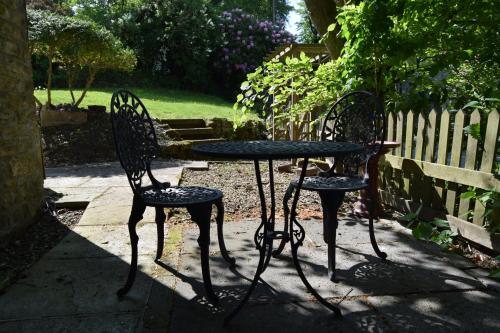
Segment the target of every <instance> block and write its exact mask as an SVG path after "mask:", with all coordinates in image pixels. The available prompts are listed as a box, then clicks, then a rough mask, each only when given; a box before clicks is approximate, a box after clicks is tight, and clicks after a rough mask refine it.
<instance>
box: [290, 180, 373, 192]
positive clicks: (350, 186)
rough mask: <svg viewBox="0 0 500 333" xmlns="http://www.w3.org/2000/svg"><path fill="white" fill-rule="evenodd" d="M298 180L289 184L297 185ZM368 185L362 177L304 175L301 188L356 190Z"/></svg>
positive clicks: (313, 189)
mask: <svg viewBox="0 0 500 333" xmlns="http://www.w3.org/2000/svg"><path fill="white" fill-rule="evenodd" d="M297 183H298V180H293V181H292V182H291V184H292V185H293V186H294V187H297ZM367 187H368V183H367V182H366V181H365V180H364V179H363V178H362V177H354V176H332V177H321V176H317V177H305V178H304V182H303V183H302V189H304V190H308V191H348V192H349V191H357V190H361V189H364V188H367Z"/></svg>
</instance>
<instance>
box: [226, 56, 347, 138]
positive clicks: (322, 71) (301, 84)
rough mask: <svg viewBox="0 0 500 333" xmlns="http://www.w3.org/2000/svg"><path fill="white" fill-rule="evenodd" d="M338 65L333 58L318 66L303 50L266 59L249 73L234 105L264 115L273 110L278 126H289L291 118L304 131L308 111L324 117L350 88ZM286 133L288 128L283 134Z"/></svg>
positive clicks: (236, 107) (244, 110)
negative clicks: (304, 117)
mask: <svg viewBox="0 0 500 333" xmlns="http://www.w3.org/2000/svg"><path fill="white" fill-rule="evenodd" d="M337 66H338V64H337V63H336V62H331V61H330V62H327V63H324V64H320V65H318V66H316V65H315V64H314V60H313V59H311V58H309V57H307V56H306V55H305V54H304V53H302V54H300V56H299V57H298V58H286V59H285V62H280V61H278V60H275V59H273V60H271V61H268V62H265V63H263V65H262V66H261V67H259V68H258V69H257V70H256V71H255V72H253V73H249V74H248V75H247V81H245V82H244V83H243V84H242V86H241V89H242V93H241V94H240V95H238V97H237V101H236V103H235V105H234V108H235V109H240V110H243V112H244V113H245V112H250V111H251V112H257V113H260V114H261V115H262V116H266V115H268V114H269V113H270V112H271V111H273V113H274V125H275V128H280V127H281V128H288V126H287V124H288V122H289V121H292V122H294V124H295V125H296V126H298V127H299V129H300V130H302V129H303V128H304V125H305V124H306V123H305V122H304V121H303V117H302V116H303V115H304V114H305V113H307V112H314V113H317V115H318V116H321V114H322V113H323V112H324V111H325V110H326V109H327V107H328V106H329V105H331V104H332V103H333V102H334V101H335V100H336V99H337V98H338V97H339V96H340V95H341V94H343V93H345V92H347V91H349V90H350V89H351V83H350V82H349V83H347V84H346V83H344V82H342V81H341V80H339V76H338V72H339V68H338V67H337ZM271 95H272V98H270V96H271ZM318 119H320V117H319V118H318ZM271 125H272V124H271V123H269V124H268V126H271ZM311 129H312V127H311ZM287 134H288V133H287V132H286V130H285V133H284V134H283V136H284V137H286V136H287Z"/></svg>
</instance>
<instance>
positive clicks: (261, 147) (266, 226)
mask: <svg viewBox="0 0 500 333" xmlns="http://www.w3.org/2000/svg"><path fill="white" fill-rule="evenodd" d="M362 150H363V146H362V145H359V144H354V143H349V142H331V141H233V142H217V143H210V144H203V145H198V146H194V147H193V148H192V151H193V152H194V153H197V154H200V155H204V156H211V157H217V158H226V159H245V160H253V161H254V165H255V176H256V179H257V187H258V190H259V198H260V205H261V224H260V226H259V228H257V231H256V232H255V235H254V242H255V245H256V247H257V249H258V250H259V255H260V257H259V263H258V265H257V271H256V273H255V276H254V279H253V281H252V284H251V285H250V288H249V289H248V291H247V294H246V295H245V297H244V298H243V299H242V301H241V302H240V303H239V304H238V306H237V307H236V308H235V309H234V310H233V311H232V312H231V313H230V314H229V315H228V316H227V317H226V319H225V323H226V324H227V323H229V322H230V321H231V320H232V319H233V318H234V316H235V315H236V314H237V313H238V312H239V311H240V310H241V308H242V307H243V305H244V304H245V303H246V302H247V301H248V299H249V298H250V295H251V294H252V292H253V290H254V289H255V287H256V285H257V283H258V281H259V278H260V276H261V274H262V273H263V272H264V271H265V270H266V268H267V266H268V264H269V262H270V260H271V257H272V256H277V255H278V254H279V252H280V250H279V249H278V251H276V252H275V251H273V241H274V240H280V243H281V244H280V248H281V247H282V245H284V243H285V242H289V243H290V246H291V249H292V256H293V262H294V265H295V268H296V269H297V273H298V275H299V276H300V278H301V280H302V282H303V283H304V284H305V286H306V287H307V289H308V290H309V292H310V293H311V294H313V295H314V296H315V297H316V299H318V301H320V302H321V303H322V304H323V305H325V306H326V307H327V308H329V309H330V310H332V311H333V312H335V314H337V315H339V316H340V315H341V312H340V310H339V309H338V308H337V307H336V306H335V305H333V304H330V303H329V302H328V301H326V300H325V299H324V298H323V297H321V296H320V295H319V294H318V293H317V291H316V290H315V289H314V288H313V287H312V286H311V285H310V283H309V282H308V281H307V279H306V277H305V275H304V273H303V271H302V268H301V266H300V262H299V259H298V249H299V247H300V246H301V245H302V243H303V241H304V239H305V230H304V228H303V227H302V226H301V225H300V224H299V223H298V221H297V219H296V215H297V213H296V209H297V202H298V199H299V195H300V190H301V188H302V183H303V182H304V177H305V174H306V170H307V165H308V159H309V158H310V157H339V156H345V155H351V154H357V153H359V152H361V151H362ZM286 158H304V161H303V163H302V170H301V173H300V177H299V179H298V180H297V188H296V190H295V194H294V197H293V202H292V207H291V210H290V211H287V210H285V214H284V215H285V228H284V229H285V230H283V231H276V230H275V228H274V227H275V213H276V208H275V207H276V205H275V202H276V201H275V192H274V176H273V175H274V174H273V160H274V159H286ZM259 160H267V161H268V163H269V188H270V196H271V198H270V199H271V200H270V201H271V207H270V210H269V215H268V214H267V208H266V199H265V193H264V187H263V186H262V179H261V172H260V166H259ZM288 222H290V223H288ZM287 226H289V227H287ZM287 229H288V230H287ZM329 261H330V259H329Z"/></svg>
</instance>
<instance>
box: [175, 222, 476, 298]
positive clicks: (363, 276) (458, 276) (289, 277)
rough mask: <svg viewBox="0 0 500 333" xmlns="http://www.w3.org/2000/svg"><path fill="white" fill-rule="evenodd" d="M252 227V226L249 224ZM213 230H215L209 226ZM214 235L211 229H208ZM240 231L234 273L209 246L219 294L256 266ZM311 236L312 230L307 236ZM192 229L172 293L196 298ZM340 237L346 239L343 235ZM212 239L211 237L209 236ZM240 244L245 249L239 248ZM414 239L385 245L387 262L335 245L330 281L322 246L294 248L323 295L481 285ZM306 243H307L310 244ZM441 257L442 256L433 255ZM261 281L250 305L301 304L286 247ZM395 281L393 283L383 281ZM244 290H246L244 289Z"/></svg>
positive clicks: (246, 280) (199, 291)
mask: <svg viewBox="0 0 500 333" xmlns="http://www.w3.org/2000/svg"><path fill="white" fill-rule="evenodd" d="M253 225H254V226H257V225H258V223H253ZM251 226H252V224H251V223H250V222H248V223H246V224H241V223H228V224H226V226H225V234H226V235H228V236H227V238H229V239H230V236H231V235H236V234H237V232H240V231H241V229H242V228H243V229H251ZM314 228H316V231H317V232H318V233H319V232H320V231H322V225H321V224H320V223H311V224H310V225H309V229H314ZM212 229H215V226H212ZM233 230H234V232H233ZM212 233H214V231H212ZM249 233H250V230H249V231H248V232H246V233H244V232H241V233H239V234H237V235H239V236H241V237H242V238H243V239H244V240H245V241H243V242H241V243H240V244H239V246H240V248H241V247H244V248H245V250H244V251H239V250H238V251H234V249H233V248H231V246H232V245H233V244H234V243H235V241H231V242H226V245H227V247H228V249H230V250H231V251H232V252H231V255H233V256H234V257H235V258H236V263H237V267H236V270H235V271H233V272H231V271H229V270H228V269H227V264H226V262H225V261H224V260H223V259H222V258H221V256H220V254H219V249H218V245H217V243H216V242H214V244H213V245H212V246H211V248H210V252H211V257H210V265H211V267H212V270H214V271H216V272H217V273H216V274H212V282H213V284H214V285H215V287H214V288H215V289H216V291H217V288H220V290H219V292H220V293H221V294H224V293H225V292H226V290H231V289H234V287H235V286H237V285H239V286H241V287H242V289H243V290H245V288H247V287H248V286H249V284H250V280H251V278H253V276H254V274H255V270H256V266H257V262H258V252H257V251H256V250H255V247H254V245H253V241H250V240H249V237H248V234H249ZM311 233H313V232H311ZM195 235H197V230H196V229H194V230H193V229H191V228H189V229H187V230H186V231H185V238H184V239H185V240H184V242H183V247H188V248H189V249H190V250H189V251H184V249H183V250H182V256H181V258H182V260H181V263H180V266H179V272H178V277H179V278H180V280H181V281H182V282H184V283H179V284H178V285H177V287H176V291H177V292H178V293H179V294H180V295H182V296H183V297H184V298H187V299H190V298H196V297H197V295H203V294H204V293H203V288H202V280H201V268H200V263H199V251H198V249H197V247H196V245H197V243H196V242H195V239H196V237H197V236H195ZM347 235H348V234H347V233H346V235H345V236H346V237H347ZM212 238H214V237H212ZM242 243H243V244H245V245H242ZM419 243H420V242H419V241H416V240H413V241H411V242H410V245H409V244H408V243H406V242H399V243H395V242H393V243H390V244H389V243H388V244H386V245H384V247H383V250H384V251H386V252H387V253H388V258H389V260H385V261H384V260H381V259H380V258H378V257H376V255H375V253H374V252H373V249H372V247H371V244H365V243H363V244H352V245H349V246H344V247H339V249H338V251H337V273H338V279H339V281H337V282H336V283H334V282H331V281H330V280H329V279H328V278H327V266H326V264H327V253H326V247H323V246H320V247H318V246H304V247H302V248H301V249H299V259H300V261H301V266H302V268H303V270H304V272H305V275H306V277H307V278H308V280H309V282H310V283H311V285H313V287H315V288H316V289H317V290H318V291H319V292H320V293H321V294H322V295H323V296H324V297H331V298H337V299H339V298H342V297H347V296H349V297H352V296H366V295H393V294H410V293H428V292H435V291H441V292H442V291H454V290H474V289H481V288H484V287H485V286H484V285H483V284H482V283H481V282H480V281H479V280H478V279H476V278H475V277H473V276H471V275H469V274H467V273H466V272H464V271H463V270H461V269H460V268H457V267H455V266H453V265H450V264H449V262H447V261H442V260H440V257H436V256H435V254H426V253H422V252H421V250H422V249H421V248H420V249H419ZM310 244H311V243H310ZM439 255H440V256H441V257H445V254H444V253H440V254H439ZM262 278H263V280H264V281H265V283H259V284H258V286H257V288H256V291H255V293H254V295H255V297H253V298H251V301H252V302H257V303H266V302H270V301H276V302H294V301H303V300H304V299H307V298H308V297H309V295H308V294H307V292H306V288H305V287H304V285H303V283H302V281H301V280H300V278H299V277H298V276H297V273H296V270H295V268H294V266H293V264H292V259H291V253H290V252H289V250H288V249H286V250H285V252H284V253H283V255H282V256H281V257H280V258H278V259H274V258H273V259H272V260H271V262H270V265H269V267H268V269H267V270H266V272H265V273H264V275H263V276H262ZM388 281H395V282H396V281H397V283H387V282H388ZM245 286H246V287H245Z"/></svg>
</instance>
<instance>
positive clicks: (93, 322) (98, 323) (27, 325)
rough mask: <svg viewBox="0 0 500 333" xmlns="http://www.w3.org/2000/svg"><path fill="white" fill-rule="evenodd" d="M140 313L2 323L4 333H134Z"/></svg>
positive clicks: (0, 323)
mask: <svg viewBox="0 0 500 333" xmlns="http://www.w3.org/2000/svg"><path fill="white" fill-rule="evenodd" d="M139 316H140V313H123V314H107V313H103V314H96V315H90V316H65V317H55V318H54V317H51V318H41V319H25V320H19V321H9V322H0V332H2V333H14V332H16V333H21V332H22V333H53V332H59V333H88V332H92V333H126V332H130V333H132V332H134V331H135V327H136V325H137V321H138V319H139Z"/></svg>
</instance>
